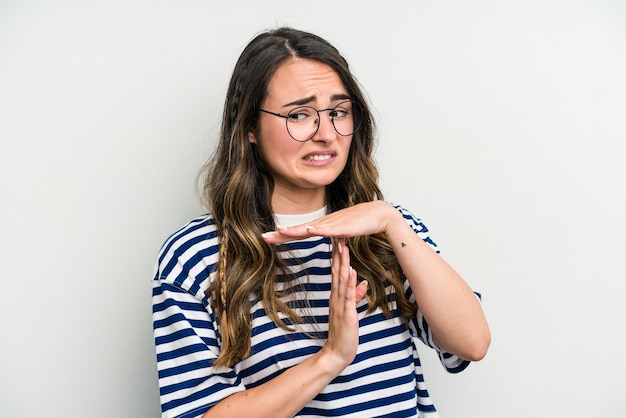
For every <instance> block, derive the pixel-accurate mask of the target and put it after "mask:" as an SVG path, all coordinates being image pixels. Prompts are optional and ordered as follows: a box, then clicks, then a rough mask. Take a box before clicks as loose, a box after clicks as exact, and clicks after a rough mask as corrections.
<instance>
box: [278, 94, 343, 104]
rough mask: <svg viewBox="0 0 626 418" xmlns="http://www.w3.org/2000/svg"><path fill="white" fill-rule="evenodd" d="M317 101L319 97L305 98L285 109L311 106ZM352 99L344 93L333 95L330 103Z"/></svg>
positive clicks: (295, 101)
mask: <svg viewBox="0 0 626 418" xmlns="http://www.w3.org/2000/svg"><path fill="white" fill-rule="evenodd" d="M316 99H317V97H315V96H309V97H305V98H303V99H298V100H294V101H293V102H291V103H287V104H286V105H284V106H283V107H289V106H296V105H298V106H303V105H306V104H310V103H311V102H314V101H315V100H316ZM350 99H351V97H350V96H349V95H347V94H344V93H341V94H333V95H332V96H331V97H330V101H331V102H334V101H337V100H350Z"/></svg>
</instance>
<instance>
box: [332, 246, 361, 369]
mask: <svg viewBox="0 0 626 418" xmlns="http://www.w3.org/2000/svg"><path fill="white" fill-rule="evenodd" d="M334 244H335V245H333V259H332V269H331V270H332V282H331V291H330V307H329V313H328V315H329V317H328V340H327V341H326V344H325V345H324V347H323V348H322V350H321V351H322V353H321V354H322V355H323V357H326V358H327V359H329V361H330V364H329V366H330V367H332V368H336V369H335V370H337V374H339V373H340V372H341V371H342V370H343V369H345V368H346V367H347V366H348V365H349V364H350V363H352V361H353V360H354V358H355V356H356V352H357V348H358V345H359V317H358V314H357V310H356V305H357V304H358V303H359V302H360V301H361V299H363V297H364V296H365V294H366V293H367V282H366V281H362V282H361V283H359V284H358V285H357V274H356V271H355V270H354V269H353V268H352V267H351V266H350V254H349V250H348V247H346V245H345V239H344V238H335V239H334Z"/></svg>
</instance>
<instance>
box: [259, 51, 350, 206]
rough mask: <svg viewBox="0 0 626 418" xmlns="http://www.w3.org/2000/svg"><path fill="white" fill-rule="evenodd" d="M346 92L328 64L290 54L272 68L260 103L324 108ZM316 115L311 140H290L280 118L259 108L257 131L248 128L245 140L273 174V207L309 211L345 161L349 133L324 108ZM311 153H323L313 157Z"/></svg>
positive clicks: (273, 107) (283, 109) (277, 108)
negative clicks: (317, 122) (343, 132)
mask: <svg viewBox="0 0 626 418" xmlns="http://www.w3.org/2000/svg"><path fill="white" fill-rule="evenodd" d="M348 96H349V95H348V91H347V89H346V88H345V87H344V85H343V83H342V82H341V80H340V79H339V76H338V75H337V74H336V73H335V72H334V71H333V70H332V69H331V68H330V67H329V66H327V65H325V64H322V63H319V62H317V61H311V60H305V59H293V60H290V61H288V62H286V63H285V64H283V65H281V66H280V67H279V68H278V69H277V70H276V72H275V73H274V76H273V77H272V79H271V80H270V82H269V85H268V96H267V98H266V99H265V101H264V102H263V109H266V110H270V111H272V112H276V113H281V114H283V115H284V114H286V113H287V112H289V111H290V110H291V109H293V108H295V107H297V106H298V105H307V106H311V107H314V108H316V109H326V108H331V107H334V106H335V105H336V104H338V103H339V102H341V101H343V100H345V98H347V97H348ZM294 102H298V105H294V104H292V103H294ZM320 116H321V117H320V127H319V130H318V131H317V133H316V134H315V136H314V137H313V138H311V140H310V141H306V142H297V141H294V139H293V138H292V137H291V136H290V135H289V133H288V132H287V128H286V127H285V119H283V118H279V117H277V116H273V115H269V114H266V113H261V114H260V122H259V128H258V129H257V130H256V132H250V134H249V140H250V142H252V143H255V144H257V146H258V148H259V151H260V154H261V156H262V158H263V159H264V161H265V163H266V165H267V167H269V170H270V174H271V175H272V178H273V179H274V193H273V194H272V210H273V211H274V212H275V213H281V214H297V213H308V212H313V211H315V210H317V209H320V208H322V207H324V205H325V204H326V194H325V193H326V186H327V185H328V184H330V183H332V182H333V181H334V180H335V179H336V178H337V177H338V176H339V174H340V173H341V171H342V170H343V168H344V167H345V165H346V161H347V160H348V154H349V151H350V143H351V142H352V137H351V136H347V137H346V136H341V135H339V134H338V133H337V132H336V131H335V129H334V128H333V126H332V123H331V121H330V118H329V117H328V112H322V114H321V115H320ZM314 156H317V158H319V157H324V158H325V159H322V160H318V161H314V160H312V158H313V157H314Z"/></svg>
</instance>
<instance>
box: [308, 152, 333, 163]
mask: <svg viewBox="0 0 626 418" xmlns="http://www.w3.org/2000/svg"><path fill="white" fill-rule="evenodd" d="M330 157H331V155H330V154H324V155H309V156H308V157H306V158H305V160H307V161H322V160H328V159H329V158H330Z"/></svg>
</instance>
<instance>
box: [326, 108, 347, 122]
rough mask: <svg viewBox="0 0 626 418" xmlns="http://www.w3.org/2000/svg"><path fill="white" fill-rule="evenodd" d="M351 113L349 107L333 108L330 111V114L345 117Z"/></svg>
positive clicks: (335, 116)
mask: <svg viewBox="0 0 626 418" xmlns="http://www.w3.org/2000/svg"><path fill="white" fill-rule="evenodd" d="M349 114H350V110H348V109H342V108H335V109H333V110H331V111H330V116H331V117H333V118H339V119H341V118H345V117H346V116H348V115H349Z"/></svg>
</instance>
